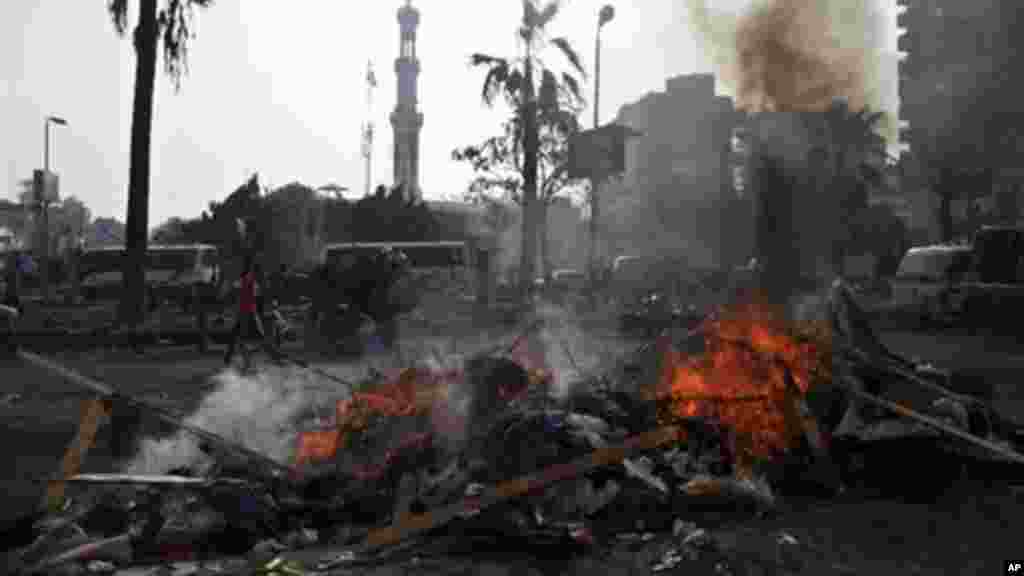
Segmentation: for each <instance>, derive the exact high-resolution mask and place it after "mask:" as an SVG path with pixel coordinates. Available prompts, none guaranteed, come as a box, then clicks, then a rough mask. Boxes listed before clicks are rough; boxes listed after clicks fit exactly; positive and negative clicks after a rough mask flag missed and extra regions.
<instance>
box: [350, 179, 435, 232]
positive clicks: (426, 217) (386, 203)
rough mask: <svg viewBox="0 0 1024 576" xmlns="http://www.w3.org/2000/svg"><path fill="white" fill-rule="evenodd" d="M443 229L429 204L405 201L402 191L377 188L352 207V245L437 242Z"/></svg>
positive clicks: (397, 188)
mask: <svg viewBox="0 0 1024 576" xmlns="http://www.w3.org/2000/svg"><path fill="white" fill-rule="evenodd" d="M440 239H441V225H440V222H438V220H437V218H435V217H434V215H433V213H432V212H431V211H430V208H429V206H427V204H426V203H424V202H421V201H418V200H406V199H405V198H404V196H403V194H402V191H401V188H400V187H394V188H391V189H390V190H389V189H388V188H387V187H385V186H378V187H377V189H376V191H375V193H374V194H373V195H372V196H367V197H364V198H360V199H359V200H358V201H356V202H355V203H354V204H353V205H352V241H353V242H436V241H438V240H440Z"/></svg>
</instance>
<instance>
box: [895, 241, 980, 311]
mask: <svg viewBox="0 0 1024 576" xmlns="http://www.w3.org/2000/svg"><path fill="white" fill-rule="evenodd" d="M973 256H974V252H973V249H972V247H971V246H970V245H965V244H961V245H935V246H919V247H915V248H911V249H910V250H908V251H907V253H906V254H905V255H904V256H903V260H902V261H900V265H899V268H897V270H896V276H895V277H894V278H893V280H892V299H891V303H892V305H893V307H895V308H896V309H897V310H900V311H907V312H910V313H912V314H914V315H916V316H917V317H918V318H919V319H920V320H921V321H923V322H940V321H943V320H945V319H947V318H948V317H950V316H951V315H956V314H957V313H958V312H959V310H958V309H959V308H960V307H961V306H962V301H961V300H960V299H958V298H956V297H955V296H954V292H956V291H957V290H958V289H959V287H960V285H961V284H962V283H963V281H964V280H965V277H966V275H967V272H968V270H969V269H970V266H971V261H972V258H973Z"/></svg>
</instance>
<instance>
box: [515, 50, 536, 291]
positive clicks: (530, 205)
mask: <svg viewBox="0 0 1024 576" xmlns="http://www.w3.org/2000/svg"><path fill="white" fill-rule="evenodd" d="M531 58H532V54H531V52H530V50H529V48H527V53H526V66H525V74H524V84H525V85H526V86H525V90H526V92H525V97H524V98H523V100H524V104H523V107H522V114H523V133H524V140H525V141H524V142H523V223H522V226H523V230H522V242H523V245H522V250H521V251H520V254H519V270H520V275H519V295H520V298H521V301H522V302H523V303H524V304H525V303H526V302H528V301H529V295H530V290H531V287H532V286H533V281H534V279H535V277H536V268H537V267H536V264H537V216H538V214H537V212H538V210H537V154H538V151H539V150H538V149H539V147H540V145H539V144H540V142H539V135H538V134H537V106H536V102H535V98H534V90H533V66H532V64H531Z"/></svg>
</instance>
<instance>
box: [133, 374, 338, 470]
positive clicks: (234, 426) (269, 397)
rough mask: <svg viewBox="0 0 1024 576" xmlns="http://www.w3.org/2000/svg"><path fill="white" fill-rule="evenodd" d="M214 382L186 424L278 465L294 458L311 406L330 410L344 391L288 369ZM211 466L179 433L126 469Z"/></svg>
mask: <svg viewBox="0 0 1024 576" xmlns="http://www.w3.org/2000/svg"><path fill="white" fill-rule="evenodd" d="M214 381H215V384H216V385H217V387H216V389H215V390H214V391H213V392H212V393H211V394H210V395H208V396H207V397H206V398H205V399H204V400H203V402H202V403H201V404H200V406H199V408H198V409H197V410H196V411H195V413H194V414H192V416H190V417H189V418H188V419H187V420H186V422H187V423H188V424H191V425H192V426H196V427H199V428H202V429H205V430H208V431H210V432H213V433H215V434H218V435H220V436H223V437H225V438H228V439H230V440H233V441H236V442H238V443H240V444H242V445H244V446H245V447H247V448H249V449H251V450H254V451H257V452H261V453H263V454H265V455H267V456H269V457H270V458H272V459H274V460H276V461H278V462H280V463H286V462H288V461H289V460H290V459H291V458H292V456H293V452H294V450H295V438H296V434H297V429H298V424H299V420H300V419H302V418H303V417H304V416H307V415H309V412H310V409H311V408H312V407H316V406H330V405H331V400H332V399H334V398H337V397H338V396H339V395H341V394H343V393H344V391H340V390H337V389H336V388H337V387H329V386H326V385H325V383H324V382H322V381H320V380H317V379H315V378H314V377H312V376H311V375H310V373H308V372H305V371H301V370H297V369H289V368H273V369H268V370H265V371H262V372H261V373H259V374H258V375H254V376H242V375H240V374H238V373H237V372H235V371H234V370H227V371H224V372H222V373H220V374H218V375H217V376H215V377H214ZM209 464H211V462H210V461H209V460H208V459H207V457H206V455H205V454H204V453H203V452H202V451H201V450H200V449H199V442H198V441H197V439H196V438H195V437H194V436H192V435H191V434H189V433H187V432H181V433H178V434H177V435H175V436H172V437H170V438H164V439H146V440H144V441H143V442H142V444H141V446H140V448H139V453H138V455H137V456H136V458H135V459H134V461H132V462H131V463H130V464H128V466H127V467H126V470H125V471H126V472H127V473H133V474H162V473H166V472H167V471H168V470H171V469H174V468H180V467H189V468H193V469H197V471H202V470H204V469H205V467H206V466H207V465H209Z"/></svg>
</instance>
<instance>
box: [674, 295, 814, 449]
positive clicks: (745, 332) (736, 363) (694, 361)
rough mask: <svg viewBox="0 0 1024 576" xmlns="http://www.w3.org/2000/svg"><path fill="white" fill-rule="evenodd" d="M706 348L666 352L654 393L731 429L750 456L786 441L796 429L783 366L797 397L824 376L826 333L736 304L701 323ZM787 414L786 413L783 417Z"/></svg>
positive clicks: (755, 305) (677, 410) (678, 411)
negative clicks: (696, 352)
mask: <svg viewBox="0 0 1024 576" xmlns="http://www.w3.org/2000/svg"><path fill="white" fill-rule="evenodd" d="M701 333H702V335H703V336H704V338H705V340H706V346H705V349H704V352H703V353H702V354H701V355H699V356H687V355H685V354H683V353H680V352H678V351H676V350H673V349H671V348H668V349H666V350H665V352H664V354H665V358H664V364H663V370H662V374H661V381H660V383H659V386H658V395H659V397H660V398H661V399H663V400H668V402H669V405H670V407H671V413H672V414H673V415H674V416H680V417H703V418H709V419H713V420H717V421H719V422H720V423H721V424H723V425H725V426H727V427H729V428H730V429H732V431H733V432H734V433H735V434H736V436H737V437H738V438H742V439H743V444H746V445H748V446H749V450H750V451H751V452H752V453H753V455H756V456H759V457H770V456H772V455H774V454H777V453H779V452H783V451H786V450H787V449H788V448H789V447H790V446H792V443H793V439H794V437H795V435H796V434H798V433H799V432H798V431H799V427H798V426H799V424H798V423H794V422H793V418H792V415H791V410H788V409H787V405H788V398H787V394H788V392H787V386H786V371H787V370H788V371H789V374H790V375H791V376H792V382H793V383H794V384H795V388H796V390H794V391H792V392H793V393H797V394H806V393H807V391H808V389H809V388H810V387H811V385H812V383H813V382H815V381H817V380H819V379H820V378H822V377H824V376H825V375H826V374H827V368H828V363H829V359H830V349H829V348H830V346H829V339H828V332H827V330H821V329H818V327H811V326H798V325H796V324H795V323H792V322H790V321H788V320H787V319H786V317H785V315H784V314H782V313H781V312H777V311H776V310H774V309H773V307H771V306H769V305H767V304H764V303H761V302H751V303H746V304H742V305H735V306H733V307H731V308H729V309H726V310H723V312H722V313H721V314H719V315H717V317H715V318H713V319H709V320H707V321H706V322H705V323H704V324H703V325H702V326H701ZM787 414H789V416H787Z"/></svg>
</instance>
